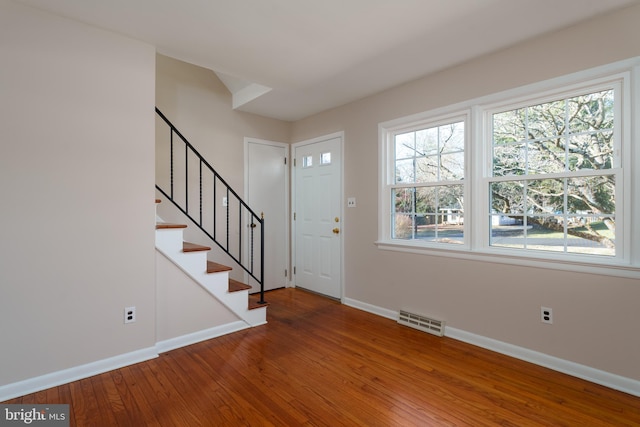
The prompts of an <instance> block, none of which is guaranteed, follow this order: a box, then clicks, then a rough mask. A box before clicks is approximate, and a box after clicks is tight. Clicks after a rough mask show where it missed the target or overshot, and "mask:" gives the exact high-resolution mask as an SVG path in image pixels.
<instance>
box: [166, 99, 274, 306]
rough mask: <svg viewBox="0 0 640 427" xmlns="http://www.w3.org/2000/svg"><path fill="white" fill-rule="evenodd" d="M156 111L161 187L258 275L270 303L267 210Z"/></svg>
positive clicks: (233, 256) (261, 288) (208, 233)
mask: <svg viewBox="0 0 640 427" xmlns="http://www.w3.org/2000/svg"><path fill="white" fill-rule="evenodd" d="M156 114H157V117H158V118H159V119H161V120H157V121H156V188H157V189H158V191H159V192H160V193H162V194H163V195H164V196H165V197H166V198H167V199H168V200H169V201H171V202H172V203H173V204H174V205H175V206H176V207H177V208H178V209H179V210H180V211H181V212H182V213H183V214H184V215H186V216H187V217H188V218H189V219H190V220H191V221H192V222H193V223H194V224H195V225H197V226H198V228H200V230H202V232H204V233H205V234H206V235H207V237H209V238H210V239H211V240H212V241H213V242H215V243H216V245H217V246H218V247H220V249H222V251H224V252H225V253H226V254H227V255H228V256H229V257H230V258H232V259H233V260H234V261H235V262H236V263H237V264H238V265H239V266H240V267H241V268H242V269H243V270H245V271H246V272H247V273H248V274H249V275H250V276H251V277H252V278H253V279H255V280H256V282H257V283H258V284H259V286H260V300H259V303H260V304H265V301H264V215H262V214H261V215H260V216H258V215H257V214H256V213H255V212H254V211H253V210H252V209H251V208H250V207H249V206H248V205H247V204H246V203H245V202H244V200H242V198H241V197H240V196H239V195H238V194H237V193H236V192H235V191H234V190H233V188H231V186H230V185H229V184H227V182H226V181H225V180H224V179H223V178H222V177H221V176H220V175H219V174H218V173H217V172H216V171H215V169H213V167H212V166H211V165H210V164H209V162H207V160H206V159H205V158H204V157H203V156H202V155H200V153H199V152H198V151H197V150H196V149H195V148H194V147H193V145H191V144H190V143H189V141H187V139H186V138H185V137H184V136H183V135H182V134H181V133H180V131H178V129H176V127H175V126H174V125H173V124H172V123H171V122H170V121H169V120H168V119H167V118H166V117H165V115H164V114H162V112H161V111H160V110H159V109H158V108H156ZM162 128H165V129H166V131H168V132H165V131H162ZM194 181H195V183H194ZM219 202H222V203H220V204H221V205H222V206H221V208H220V207H219V206H218V203H219ZM245 229H246V233H243V230H245ZM256 236H258V238H259V244H258V247H257V248H256V245H255V240H256Z"/></svg>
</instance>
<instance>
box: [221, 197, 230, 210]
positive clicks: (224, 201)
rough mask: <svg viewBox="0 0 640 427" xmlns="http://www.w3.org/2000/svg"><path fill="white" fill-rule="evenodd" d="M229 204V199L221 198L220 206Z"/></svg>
mask: <svg viewBox="0 0 640 427" xmlns="http://www.w3.org/2000/svg"><path fill="white" fill-rule="evenodd" d="M227 206H229V199H227V198H226V197H223V198H222V207H225V208H226V207H227Z"/></svg>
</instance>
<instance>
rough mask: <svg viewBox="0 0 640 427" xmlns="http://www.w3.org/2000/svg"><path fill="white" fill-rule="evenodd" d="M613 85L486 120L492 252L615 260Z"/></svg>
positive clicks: (616, 162) (616, 172) (615, 88)
mask: <svg viewBox="0 0 640 427" xmlns="http://www.w3.org/2000/svg"><path fill="white" fill-rule="evenodd" d="M616 93H619V89H618V85H617V84H607V85H606V86H605V87H604V88H603V89H597V90H593V89H592V90H590V91H588V92H584V90H583V91H581V92H578V93H577V94H574V95H570V96H565V97H562V98H558V99H554V100H551V101H546V102H542V103H539V104H535V105H525V106H518V107H517V108H510V109H508V110H506V111H499V112H494V113H490V114H489V118H490V121H491V123H490V125H491V129H492V132H491V156H492V170H491V177H490V179H489V182H488V184H487V185H488V192H489V197H490V200H491V202H490V204H489V207H490V209H489V210H490V212H489V217H490V220H489V224H490V225H489V226H490V229H491V239H490V244H491V246H498V247H507V248H513V249H521V250H523V249H529V250H541V251H550V252H566V253H577V254H592V255H603V256H615V255H616V236H615V234H616V181H620V178H619V177H618V175H619V173H620V168H619V167H618V166H619V161H620V159H619V156H618V155H616V153H618V152H620V150H618V149H617V145H618V140H619V135H618V134H619V131H618V130H617V129H616V124H617V122H619V121H620V118H619V115H620V114H619V112H618V111H617V110H618V108H617V107H618V105H619V102H616V99H617V98H619V96H616Z"/></svg>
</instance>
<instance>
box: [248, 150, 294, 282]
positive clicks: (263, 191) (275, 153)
mask: <svg viewBox="0 0 640 427" xmlns="http://www.w3.org/2000/svg"><path fill="white" fill-rule="evenodd" d="M245 153H246V159H245V160H246V164H247V168H246V170H247V177H246V179H245V183H246V188H245V194H246V195H247V204H248V205H249V206H250V207H251V209H252V210H253V211H254V212H256V213H257V214H258V215H260V214H261V213H264V223H265V228H264V230H265V245H264V249H265V250H264V252H265V253H264V257H265V263H264V282H265V286H264V289H265V291H268V290H271V289H277V288H283V287H285V286H286V285H287V281H288V280H289V278H288V276H289V272H288V265H289V243H288V241H289V233H288V229H289V227H288V221H287V217H288V212H289V209H288V207H289V204H288V200H289V197H288V194H289V188H288V186H289V180H288V176H289V174H288V168H289V166H288V157H289V145H288V144H284V143H278V142H271V141H263V140H256V139H250V138H246V139H245ZM258 242H259V241H256V244H259V243H258ZM248 283H249V284H250V285H251V287H252V289H251V291H250V292H252V293H254V292H258V291H260V286H259V285H258V283H257V282H256V281H255V280H253V279H250V280H249V281H248Z"/></svg>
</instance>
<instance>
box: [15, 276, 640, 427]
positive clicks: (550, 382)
mask: <svg viewBox="0 0 640 427" xmlns="http://www.w3.org/2000/svg"><path fill="white" fill-rule="evenodd" d="M266 300H267V301H269V303H270V307H269V312H268V321H269V323H268V324H267V325H264V326H259V327H257V328H253V329H250V330H245V331H240V332H236V333H233V334H230V335H226V336H223V337H220V338H217V339H213V340H209V341H206V342H202V343H199V344H195V345H192V346H189V347H185V348H181V349H177V350H173V351H170V352H168V353H164V354H162V355H160V357H159V358H157V359H154V360H152V361H149V362H144V363H139V364H136V365H133V366H129V367H126V368H122V369H117V370H115V371H111V372H108V373H105V374H102V375H97V376H94V377H91V378H87V379H84V380H81V381H76V382H73V383H70V384H66V385H63V386H60V387H55V388H52V389H49V390H44V391H41V392H38V393H34V394H30V395H27V396H24V397H21V398H17V399H13V400H11V401H9V402H6V403H68V404H70V407H71V425H72V426H82V427H84V426H147V425H148V426H278V427H282V426H285V427H286V426H331V427H335V426H367V427H369V426H385V427H386V426H403V427H404V426H474V427H477V426H495V425H501V426H585V427H592V426H639V425H640V398H637V397H633V396H630V395H628V394H625V393H620V392H616V391H613V390H610V389H607V388H605V387H602V386H598V385H595V384H592V383H589V382H587V381H583V380H580V379H576V378H573V377H570V376H567V375H563V374H560V373H557V372H554V371H551V370H548V369H545V368H541V367H539V366H535V365H532V364H529V363H526V362H523V361H519V360H516V359H512V358H509V357H506V356H502V355H499V354H496V353H493V352H490V351H487V350H483V349H480V348H478V347H474V346H471V345H468V344H464V343H461V342H459V341H455V340H452V339H449V338H438V337H435V336H431V335H429V334H425V333H423V332H420V331H416V330H413V329H410V328H407V327H404V326H401V325H398V324H397V323H396V322H394V321H392V320H388V319H384V318H380V317H378V316H375V315H372V314H368V313H365V312H362V311H359V310H356V309H353V308H349V307H346V306H343V305H340V304H339V303H337V302H335V301H333V300H330V299H327V298H323V297H320V296H318V295H314V294H311V293H308V292H305V291H302V290H294V289H280V290H276V291H271V292H268V293H267V295H266Z"/></svg>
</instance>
